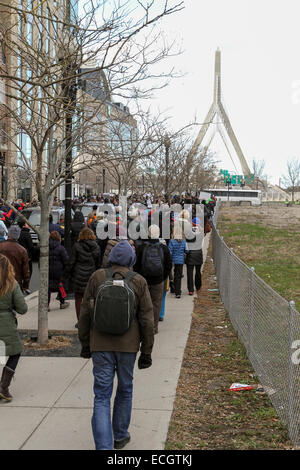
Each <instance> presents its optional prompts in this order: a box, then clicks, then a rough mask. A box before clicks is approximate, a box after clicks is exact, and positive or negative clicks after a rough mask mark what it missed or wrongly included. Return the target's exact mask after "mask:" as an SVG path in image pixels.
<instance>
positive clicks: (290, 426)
mask: <svg viewBox="0 0 300 470" xmlns="http://www.w3.org/2000/svg"><path fill="white" fill-rule="evenodd" d="M294 318H295V302H294V301H293V300H292V301H291V302H290V316H289V351H288V387H289V391H288V431H289V436H290V439H291V441H294V439H295V436H294V431H295V429H294V367H293V366H294V364H293V360H292V350H293V342H294ZM297 438H298V439H299V436H297Z"/></svg>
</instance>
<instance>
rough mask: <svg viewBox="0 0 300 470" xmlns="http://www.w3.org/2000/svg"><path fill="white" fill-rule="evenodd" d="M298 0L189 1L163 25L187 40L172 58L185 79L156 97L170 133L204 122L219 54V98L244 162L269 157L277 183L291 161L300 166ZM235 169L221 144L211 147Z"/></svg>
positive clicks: (268, 170) (225, 164) (270, 172)
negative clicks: (169, 123)
mask: <svg viewBox="0 0 300 470" xmlns="http://www.w3.org/2000/svg"><path fill="white" fill-rule="evenodd" d="M299 19H300V1H299V0H286V1H283V0H209V1H206V2H204V1H202V0H185V9H184V10H183V11H182V12H180V13H178V14H176V15H172V16H170V17H169V18H168V19H165V20H164V23H163V24H164V30H165V31H166V32H167V33H168V34H170V35H173V36H174V35H176V37H177V38H178V39H180V38H182V41H183V49H184V53H183V54H182V55H181V56H179V57H176V58H175V59H173V63H174V65H175V66H176V67H177V68H178V69H180V70H181V71H182V72H184V73H186V74H187V75H186V76H185V77H183V78H180V79H176V80H173V81H172V83H171V84H170V85H169V86H168V88H166V89H164V90H163V91H162V92H160V93H159V94H158V95H157V96H158V99H157V103H159V106H160V109H161V110H163V109H168V110H169V111H168V115H172V125H173V127H175V128H176V127H181V126H183V125H185V124H186V123H188V122H189V121H192V120H193V118H194V116H195V115H196V116H197V120H198V122H203V121H204V119H205V117H206V114H207V112H208V109H209V106H210V104H211V102H212V98H213V78H214V59H215V51H216V49H217V47H219V48H220V49H221V61H222V63H221V70H222V94H223V97H224V104H225V108H226V110H227V112H228V114H229V118H230V120H231V124H232V126H233V129H234V132H235V134H236V136H237V138H238V140H239V143H240V146H241V148H242V150H243V153H244V155H245V157H246V160H247V162H248V165H249V166H250V167H251V166H252V159H253V158H255V159H257V160H261V159H264V160H265V162H266V167H265V171H266V173H267V174H268V176H269V177H270V181H272V182H273V183H276V184H278V181H279V178H280V176H281V175H283V174H286V172H287V171H286V162H287V160H290V159H291V158H297V159H299V160H300V28H299ZM211 148H212V149H213V150H216V151H218V158H219V159H222V162H221V163H220V167H222V168H226V169H229V170H231V169H233V165H232V163H231V162H230V160H229V159H228V157H227V156H226V150H225V147H224V146H223V144H222V143H221V140H220V139H215V141H213V143H212V147H211Z"/></svg>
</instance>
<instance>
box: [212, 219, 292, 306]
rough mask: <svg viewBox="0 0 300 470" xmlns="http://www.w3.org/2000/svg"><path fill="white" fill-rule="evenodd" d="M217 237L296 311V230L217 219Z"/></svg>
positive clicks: (260, 222) (257, 222) (257, 223)
mask: <svg viewBox="0 0 300 470" xmlns="http://www.w3.org/2000/svg"><path fill="white" fill-rule="evenodd" d="M219 228H220V234H221V235H222V236H223V237H224V240H225V242H226V244H227V245H228V246H230V247H231V248H233V250H234V252H235V253H236V254H237V256H239V257H240V258H241V259H242V260H243V261H244V262H245V263H246V264H248V266H249V267H252V266H253V267H254V268H255V272H256V274H257V275H258V276H259V277H261V278H262V279H263V280H264V281H265V282H266V283H267V284H268V285H270V287H272V288H273V289H274V290H275V291H276V292H278V293H279V294H280V295H281V296H282V297H284V298H285V299H286V300H287V301H290V300H294V301H295V304H296V309H297V310H298V311H299V310H300V287H299V272H300V237H299V236H298V230H297V227H293V224H290V225H289V226H288V227H287V228H286V229H282V228H274V227H268V226H265V225H263V221H261V220H256V221H255V223H254V222H253V223H245V222H237V221H235V222H234V223H233V222H232V221H230V222H228V217H225V218H223V219H221V223H220V226H219Z"/></svg>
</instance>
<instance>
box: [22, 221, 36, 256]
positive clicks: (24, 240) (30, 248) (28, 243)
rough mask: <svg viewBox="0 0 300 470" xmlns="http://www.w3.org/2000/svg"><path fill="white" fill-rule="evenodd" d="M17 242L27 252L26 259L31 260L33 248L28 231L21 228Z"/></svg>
mask: <svg viewBox="0 0 300 470" xmlns="http://www.w3.org/2000/svg"><path fill="white" fill-rule="evenodd" d="M18 242H19V243H20V245H22V246H23V247H24V248H25V250H27V254H28V258H29V259H30V260H32V258H33V252H34V247H33V243H32V239H31V235H30V229H29V228H26V227H23V228H22V230H21V233H20V237H19V240H18Z"/></svg>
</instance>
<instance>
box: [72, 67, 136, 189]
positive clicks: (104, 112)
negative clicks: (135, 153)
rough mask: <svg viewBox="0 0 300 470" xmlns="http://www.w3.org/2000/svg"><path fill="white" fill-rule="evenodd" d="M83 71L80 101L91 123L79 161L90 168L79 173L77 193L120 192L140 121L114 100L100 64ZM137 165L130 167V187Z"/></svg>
mask: <svg viewBox="0 0 300 470" xmlns="http://www.w3.org/2000/svg"><path fill="white" fill-rule="evenodd" d="M81 73H82V76H81V79H80V87H79V92H78V101H79V102H82V104H83V109H84V113H85V116H86V120H87V121H88V120H90V126H89V129H88V131H87V134H86V136H85V145H86V153H85V152H84V150H83V149H81V150H82V155H81V157H80V159H79V162H78V165H80V164H83V163H84V165H85V166H86V168H85V169H83V170H81V171H80V172H78V173H77V174H75V185H74V193H75V195H77V196H80V195H82V194H85V195H95V194H99V193H120V192H121V191H122V190H124V178H125V173H126V170H127V167H126V165H127V162H128V161H129V160H130V155H131V153H132V149H133V147H134V145H135V142H136V140H137V121H136V120H135V119H134V117H133V116H132V115H131V113H130V110H129V108H128V107H127V106H125V105H123V104H122V103H119V102H117V103H116V102H113V100H112V97H111V96H110V93H109V87H108V84H107V82H106V78H105V75H104V73H103V72H99V71H98V70H96V64H86V66H85V67H84V68H82V69H81ZM133 167H134V168H131V169H130V170H129V171H130V183H131V185H130V187H126V190H130V189H131V186H132V187H133V186H134V184H135V180H136V168H135V165H133ZM125 186H128V185H125Z"/></svg>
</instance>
